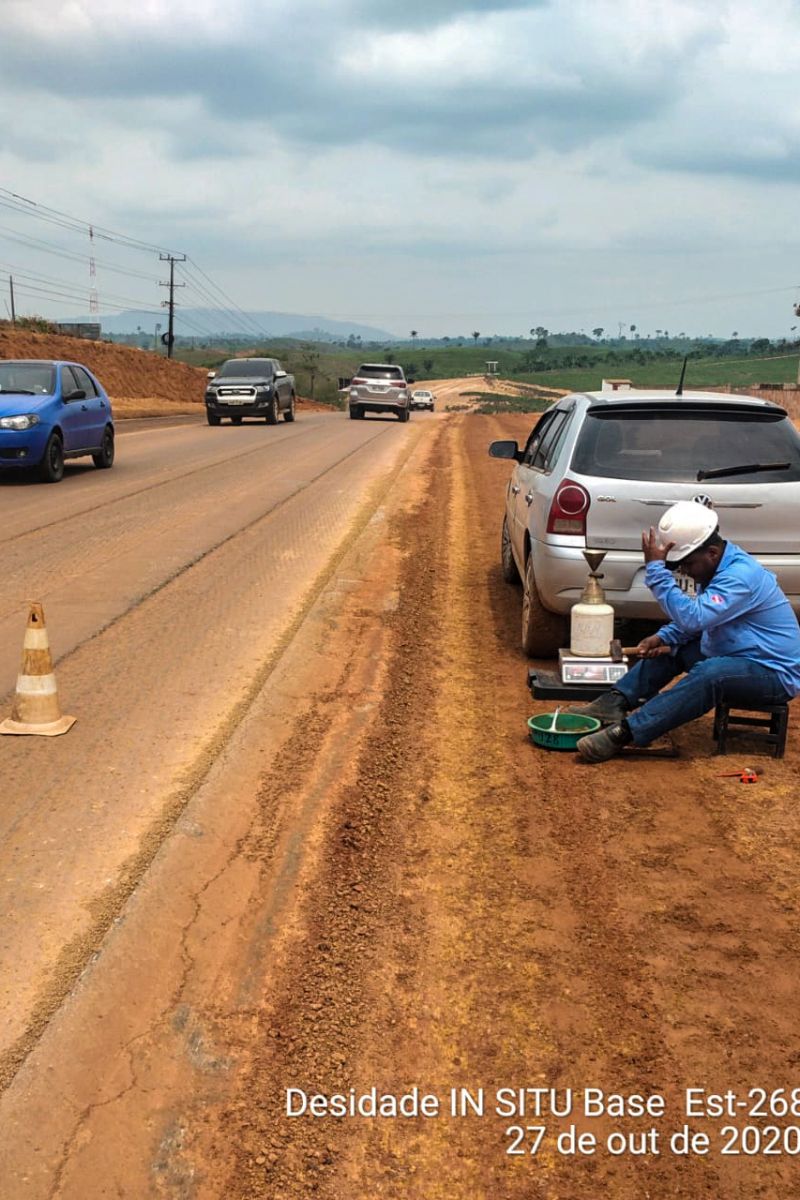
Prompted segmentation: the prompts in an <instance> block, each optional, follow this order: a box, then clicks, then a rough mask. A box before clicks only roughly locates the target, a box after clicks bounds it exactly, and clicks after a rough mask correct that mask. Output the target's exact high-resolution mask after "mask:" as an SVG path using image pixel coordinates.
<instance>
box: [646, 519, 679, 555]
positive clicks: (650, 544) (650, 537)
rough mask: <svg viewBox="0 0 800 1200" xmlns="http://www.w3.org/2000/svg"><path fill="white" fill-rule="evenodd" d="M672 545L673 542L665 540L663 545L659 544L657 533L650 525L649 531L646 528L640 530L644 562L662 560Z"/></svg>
mask: <svg viewBox="0 0 800 1200" xmlns="http://www.w3.org/2000/svg"><path fill="white" fill-rule="evenodd" d="M674 545H675V543H674V542H667V543H666V545H664V546H662V545H660V544H659V541H658V533H657V532H656V530H655V529H654V528H653V526H652V525H651V526H650V532H649V533H648V532H647V530H643V531H642V554H643V555H644V561H645V562H646V563H650V562H664V561H665V559H666V557H667V555H668V554H669V552H670V550H671V549H672V547H673V546H674Z"/></svg>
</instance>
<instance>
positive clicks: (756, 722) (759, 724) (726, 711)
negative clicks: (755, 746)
mask: <svg viewBox="0 0 800 1200" xmlns="http://www.w3.org/2000/svg"><path fill="white" fill-rule="evenodd" d="M732 708H733V709H738V710H739V711H738V713H732V712H731V709H732ZM742 711H744V712H748V713H754V712H756V713H764V714H765V715H764V716H762V717H752V716H749V717H743V716H741V715H739V714H740V713H741V712H742ZM731 726H739V727H741V732H744V729H745V728H746V729H748V730H749V731H751V732H752V733H753V736H754V737H757V738H758V739H759V741H762V742H764V743H766V745H768V746H772V747H773V750H772V754H773V757H774V758H783V756H784V754H785V752H786V734H787V732H788V729H789V705H788V704H773V705H769V706H768V707H765V708H755V707H754V708H746V707H744V706H743V705H741V704H732V703H730V701H728V700H720V701H719V702H718V703H717V707H716V708H715V709H714V740H715V742H716V743H717V751H716V752H717V754H727V753H728V735H729V734H730V733H733V734H735V733H736V730H735V729H732V728H731ZM756 731H757V732H756Z"/></svg>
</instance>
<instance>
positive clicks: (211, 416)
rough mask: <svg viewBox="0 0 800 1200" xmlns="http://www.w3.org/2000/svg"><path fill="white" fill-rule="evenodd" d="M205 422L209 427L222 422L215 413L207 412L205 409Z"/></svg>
mask: <svg viewBox="0 0 800 1200" xmlns="http://www.w3.org/2000/svg"><path fill="white" fill-rule="evenodd" d="M206 420H207V421H208V423H209V425H219V424H220V423H221V421H222V417H220V416H219V415H218V414H217V413H212V412H209V411H208V409H206Z"/></svg>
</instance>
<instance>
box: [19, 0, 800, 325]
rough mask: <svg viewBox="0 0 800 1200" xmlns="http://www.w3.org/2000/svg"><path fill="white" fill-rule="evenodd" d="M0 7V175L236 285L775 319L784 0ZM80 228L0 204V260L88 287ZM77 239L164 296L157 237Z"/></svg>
mask: <svg viewBox="0 0 800 1200" xmlns="http://www.w3.org/2000/svg"><path fill="white" fill-rule="evenodd" d="M0 16H1V17H2V27H3V39H2V48H0V64H2V70H0V187H4V188H6V189H8V190H9V191H11V192H14V193H17V194H18V195H21V196H24V197H26V198H29V199H32V200H35V201H37V202H38V203H39V204H44V205H49V206H51V207H53V208H56V209H58V210H61V211H64V212H67V213H70V214H74V215H76V216H78V217H80V218H82V219H85V220H87V221H92V222H94V223H95V224H96V225H98V226H103V227H107V228H110V229H113V230H119V231H121V232H123V233H125V234H127V235H129V236H131V237H134V238H138V239H141V240H142V241H145V242H148V243H155V244H157V245H159V246H163V247H167V248H170V249H173V250H176V251H184V252H186V253H188V254H189V255H190V257H191V258H192V260H193V261H194V262H195V263H197V264H199V266H200V267H202V268H203V270H205V271H206V272H208V274H209V275H210V276H211V277H212V278H213V279H214V280H215V281H217V282H219V283H220V284H221V285H222V286H223V287H224V288H225V290H226V291H227V292H228V293H229V294H230V295H231V296H232V297H233V298H234V299H235V300H236V302H237V303H238V304H239V305H241V306H242V307H244V308H253V309H278V310H282V311H288V312H298V313H322V314H325V315H327V316H332V317H343V318H348V319H358V320H360V321H363V322H369V323H372V324H375V325H379V326H381V327H382V328H384V329H389V330H391V331H393V332H395V333H397V334H400V335H405V334H407V333H408V331H409V330H410V329H411V328H414V329H417V330H419V331H420V333H422V334H423V335H424V334H426V333H428V334H431V335H441V334H450V335H455V334H458V333H469V332H471V330H473V329H479V330H481V332H482V333H485V334H487V335H488V334H493V333H527V331H528V330H529V329H530V328H531V327H532V326H535V325H544V326H546V327H547V328H549V329H553V330H558V329H581V328H585V329H587V330H591V329H592V328H593V327H594V326H597V325H601V326H604V327H605V328H606V329H607V330H609V331H613V332H616V331H617V329H618V328H619V326H620V323H622V324H624V325H625V326H627V325H629V324H636V325H637V326H638V328H639V329H640V330H641V331H643V332H646V331H654V330H656V329H662V330H663V329H668V330H669V331H670V332H675V333H677V332H679V331H683V330H685V331H687V332H690V333H695V334H704V333H714V334H718V335H729V334H730V333H731V332H732V331H733V330H736V331H738V332H740V333H749V334H753V335H767V336H780V335H785V334H788V332H789V328H790V326H791V325H793V324H795V323H797V321H796V318H795V317H794V316H793V315H792V305H793V303H795V302H797V300H799V299H800V286H796V285H800V87H799V86H798V71H799V70H800V0H716V3H714V4H710V3H708V0H613V2H610V0H533V2H531V0H488V2H485V3H484V2H482V0H326V2H323V0H282V2H277V0H226V3H225V4H223V3H221V0H139V2H138V3H135V4H131V3H130V0H0ZM9 231H10V232H9ZM20 238H27V239H29V241H28V242H27V243H26V242H25V241H21V240H20ZM32 238H36V239H38V240H39V241H45V242H47V243H48V246H49V248H48V247H42V246H41V245H32V244H31V242H30V239H32ZM87 241H88V239H87V238H86V236H85V234H82V233H81V232H80V231H76V232H73V233H70V232H69V231H67V230H64V229H62V228H60V227H59V226H57V225H52V224H51V225H47V224H45V223H42V222H39V221H36V220H35V219H33V218H32V217H31V216H26V215H23V214H21V213H19V212H16V211H14V210H13V209H11V208H8V207H3V206H0V281H1V280H2V276H3V274H7V273H8V270H9V268H13V269H14V271H15V272H16V273H18V274H19V273H20V272H24V271H28V272H37V273H38V274H39V275H40V276H41V277H42V279H43V278H45V277H46V279H48V280H50V281H51V282H50V283H49V284H47V283H43V282H42V279H40V284H41V286H42V287H43V289H44V290H46V289H47V287H48V286H49V287H50V288H51V289H52V288H54V287H55V284H54V283H53V282H52V281H53V280H61V281H64V284H65V285H66V283H67V282H69V283H70V284H71V287H72V288H73V289H75V288H77V289H81V288H84V287H86V286H88V281H87V273H86V265H85V263H83V262H82V261H81V256H82V255H84V254H85V253H86V252H87ZM54 246H58V247H60V248H61V249H62V250H67V251H69V252H71V253H74V254H76V255H77V257H76V258H74V259H70V258H64V257H58V256H55V255H52V254H51V253H50V249H52V247H54ZM96 257H97V259H98V265H97V276H96V283H97V289H98V294H99V296H100V299H101V303H102V304H103V305H105V306H108V307H111V306H112V304H111V301H110V297H111V296H118V295H123V296H125V297H128V298H131V299H134V298H135V299H140V300H142V301H147V302H148V303H152V304H153V305H157V303H158V300H159V298H160V296H159V294H158V291H157V288H156V287H155V282H154V281H155V280H157V278H158V268H157V266H156V265H155V264H154V261H153V258H154V256H153V255H149V256H148V255H147V254H144V253H143V252H141V253H138V254H137V253H134V252H133V251H131V250H126V249H125V248H124V247H121V246H119V245H117V244H114V243H108V244H105V245H102V246H100V247H99V248H98V249H97V250H96ZM100 260H102V263H101V261H100ZM122 264H124V265H125V267H126V268H128V269H131V270H136V271H138V272H141V274H142V275H143V276H144V278H138V277H136V276H120V275H118V274H116V273H114V272H112V271H111V270H110V267H111V266H114V265H122ZM162 278H163V275H162ZM29 282H30V280H29ZM4 291H5V289H4V285H3V284H2V282H0V296H3V295H4ZM65 294H66V288H65ZM188 295H189V294H188V293H187V302H189V301H188ZM33 296H34V294H33V293H32V292H29V293H28V296H27V297H25V295H24V292H21V293H20V300H21V302H23V303H24V305H25V306H27V307H28V308H29V309H31V308H33V309H34V310H36V311H40V312H42V311H47V312H49V313H55V312H56V311H58V312H61V313H65V312H67V311H68V310H69V308H70V304H66V307H65V304H63V303H62V304H59V303H58V302H56V301H55V300H54V299H53V298H52V297H51V298H50V299H48V298H47V297H45V296H42V297H41V301H36V302H34V299H33ZM191 301H192V302H195V303H196V302H198V300H197V296H196V295H193V296H192V297H191ZM71 303H72V310H73V311H78V310H79V309H80V307H81V306H80V304H79V302H78V301H77V300H76V301H74V302H71ZM85 308H86V306H85V304H84V305H83V311H85ZM0 312H2V315H5V312H4V311H3V310H2V309H0Z"/></svg>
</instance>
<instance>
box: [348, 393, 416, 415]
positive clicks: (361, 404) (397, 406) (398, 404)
mask: <svg viewBox="0 0 800 1200" xmlns="http://www.w3.org/2000/svg"><path fill="white" fill-rule="evenodd" d="M349 405H350V407H351V408H360V409H361V410H362V411H363V412H394V413H396V412H403V411H404V410H405V409H407V408H410V407H411V405H410V404H409V403H408V401H407V400H376V399H374V397H373V398H372V399H370V400H366V399H364V400H362V399H361V398H360V397H353V396H351V397H350V400H349Z"/></svg>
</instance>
